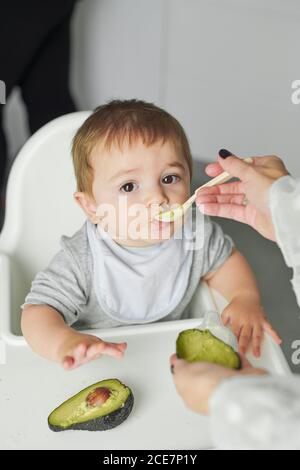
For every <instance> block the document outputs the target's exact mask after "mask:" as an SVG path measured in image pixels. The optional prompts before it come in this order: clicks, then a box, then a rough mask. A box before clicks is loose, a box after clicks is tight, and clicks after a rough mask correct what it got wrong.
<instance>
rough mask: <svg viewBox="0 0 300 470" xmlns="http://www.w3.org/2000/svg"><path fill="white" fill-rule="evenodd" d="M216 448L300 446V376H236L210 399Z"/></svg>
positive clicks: (291, 447)
mask: <svg viewBox="0 0 300 470" xmlns="http://www.w3.org/2000/svg"><path fill="white" fill-rule="evenodd" d="M210 425H211V434H212V438H213V442H214V445H215V446H216V447H217V448H219V449H245V450H246V449H247V450H249V449H252V450H253V449H255V450H256V449H261V450H262V449H278V450H281V449H295V450H296V449H297V450H299V449H300V377H297V376H288V377H272V376H263V377H254V376H252V377H250V376H248V377H246V376H244V377H235V378H233V379H229V380H226V381H224V382H223V383H222V384H221V385H220V386H219V387H218V389H217V390H216V392H215V393H214V395H213V396H212V398H211V400H210Z"/></svg>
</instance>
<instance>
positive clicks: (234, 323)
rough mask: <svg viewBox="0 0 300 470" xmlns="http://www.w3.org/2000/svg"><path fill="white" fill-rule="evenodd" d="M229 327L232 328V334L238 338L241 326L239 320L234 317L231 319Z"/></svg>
mask: <svg viewBox="0 0 300 470" xmlns="http://www.w3.org/2000/svg"><path fill="white" fill-rule="evenodd" d="M230 328H231V330H232V332H233V333H234V335H235V336H236V337H237V339H238V340H239V338H240V334H241V330H242V328H243V325H242V324H240V323H239V321H237V320H236V319H234V320H233V321H232V320H231V325H230Z"/></svg>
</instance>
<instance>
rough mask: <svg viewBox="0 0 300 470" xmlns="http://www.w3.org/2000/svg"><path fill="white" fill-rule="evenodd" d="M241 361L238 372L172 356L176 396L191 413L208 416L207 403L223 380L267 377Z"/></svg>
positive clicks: (262, 371)
mask: <svg viewBox="0 0 300 470" xmlns="http://www.w3.org/2000/svg"><path fill="white" fill-rule="evenodd" d="M241 360H242V364H241V365H242V368H241V370H239V371H238V370H233V369H229V368H226V367H223V366H220V365H217V364H212V363H209V362H192V363H189V362H187V361H184V360H182V359H178V358H177V356H176V354H173V356H171V358H170V363H171V369H172V371H173V378H174V383H175V386H176V389H177V392H178V394H179V395H180V396H181V398H182V399H183V401H184V402H185V404H186V405H187V407H188V408H190V409H191V410H192V411H195V412H196V413H201V414H208V412H209V401H210V399H211V397H212V395H213V394H214V392H215V390H216V389H217V388H218V387H219V386H220V385H221V383H222V382H223V381H224V380H228V379H231V378H233V377H239V376H243V375H256V376H257V375H267V372H266V371H264V370H262V369H255V368H254V367H252V366H251V365H250V363H249V362H248V361H247V359H245V358H244V357H241Z"/></svg>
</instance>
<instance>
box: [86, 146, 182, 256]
mask: <svg viewBox="0 0 300 470" xmlns="http://www.w3.org/2000/svg"><path fill="white" fill-rule="evenodd" d="M90 161H91V165H92V167H93V170H94V179H93V185H92V193H93V196H94V201H93V203H94V209H96V212H97V216H99V223H100V225H101V227H102V228H103V229H104V230H106V232H107V233H109V234H110V236H111V237H112V238H113V239H114V240H115V241H116V242H118V243H119V244H122V245H126V246H137V247H138V246H147V245H153V244H156V243H161V242H162V241H164V240H166V239H168V238H170V237H171V236H172V235H173V233H174V229H177V227H178V225H180V221H179V222H176V223H175V224H176V225H175V224H174V222H172V223H162V222H157V221H156V220H155V219H154V216H155V215H156V214H157V213H158V212H159V209H160V208H168V206H173V205H176V204H182V203H183V202H184V201H186V200H187V199H188V197H189V195H190V173H189V168H188V165H187V163H186V161H185V159H184V157H183V156H180V155H178V153H177V152H176V150H175V148H174V146H173V145H172V143H169V142H165V143H164V144H162V143H161V142H157V143H155V144H154V145H152V146H150V147H146V146H145V145H144V144H143V143H142V141H141V140H138V141H137V142H136V143H134V144H132V145H131V146H130V147H125V148H124V149H123V150H120V149H119V148H117V147H114V148H112V149H110V150H109V151H106V150H105V149H103V148H101V147H100V146H98V147H97V148H95V149H94V151H93V152H92V154H91V160H90ZM87 215H88V216H90V214H87ZM100 219H101V220H100ZM92 220H93V219H92Z"/></svg>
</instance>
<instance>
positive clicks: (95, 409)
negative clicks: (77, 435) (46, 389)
mask: <svg viewBox="0 0 300 470" xmlns="http://www.w3.org/2000/svg"><path fill="white" fill-rule="evenodd" d="M133 401H134V400H133V394H132V392H131V390H130V388H129V387H126V385H124V384H122V382H120V381H119V380H117V379H108V380H102V381H101V382H97V383H95V384H94V385H91V386H89V387H87V388H85V389H84V390H82V391H81V392H79V393H77V395H74V396H73V397H71V398H69V399H68V400H67V401H65V402H64V403H62V404H61V405H60V406H59V407H58V408H56V409H55V410H54V411H52V413H51V414H50V415H49V417H48V425H49V428H50V429H51V430H52V431H66V430H69V429H73V430H85V431H106V430H108V429H112V428H114V427H116V426H119V425H120V424H121V423H123V421H125V419H127V418H128V416H129V415H130V412H131V410H132V407H133Z"/></svg>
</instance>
